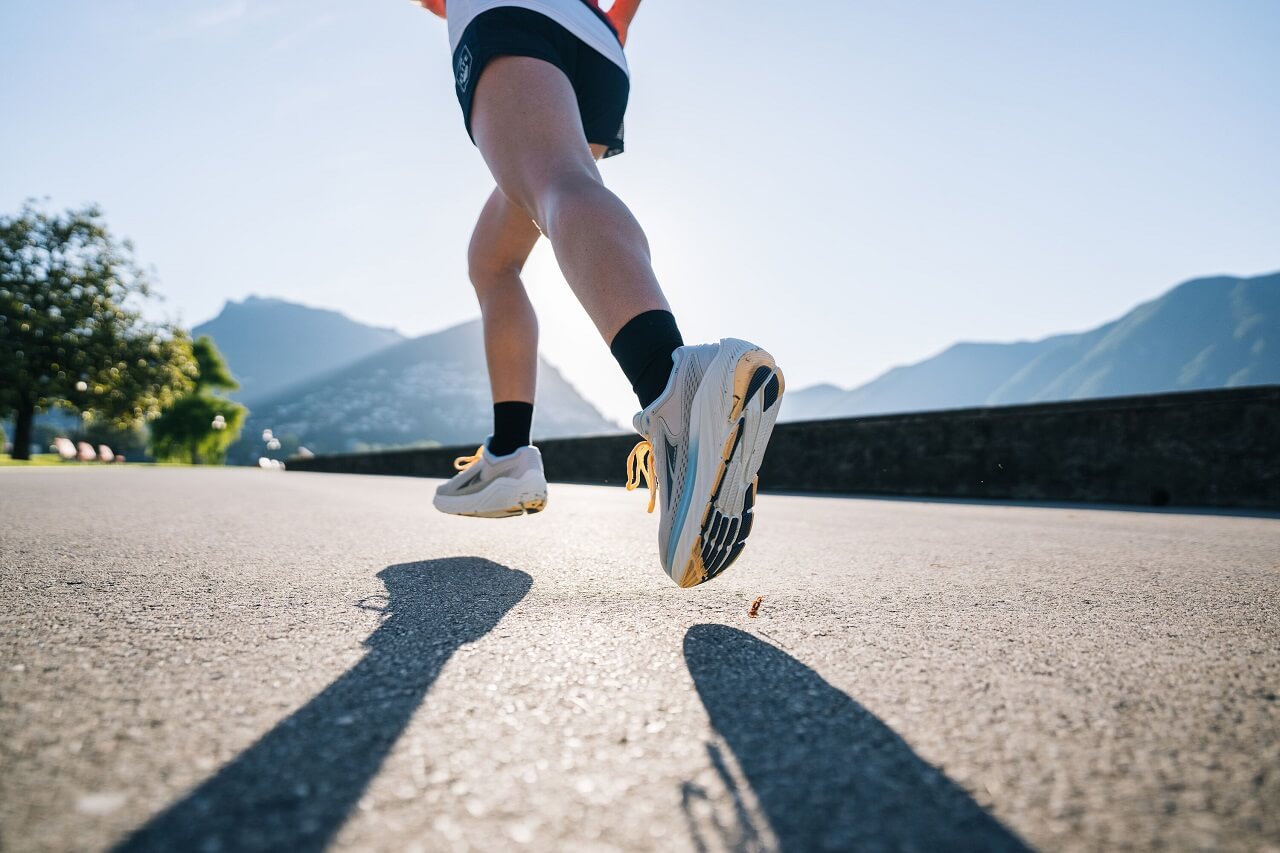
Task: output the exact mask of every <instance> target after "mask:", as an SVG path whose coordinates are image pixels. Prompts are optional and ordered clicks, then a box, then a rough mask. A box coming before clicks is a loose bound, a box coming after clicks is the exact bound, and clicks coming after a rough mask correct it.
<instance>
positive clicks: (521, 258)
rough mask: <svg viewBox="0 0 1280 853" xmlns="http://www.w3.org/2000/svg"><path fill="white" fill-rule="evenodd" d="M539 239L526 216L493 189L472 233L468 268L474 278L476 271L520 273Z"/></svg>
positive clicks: (540, 233)
mask: <svg viewBox="0 0 1280 853" xmlns="http://www.w3.org/2000/svg"><path fill="white" fill-rule="evenodd" d="M540 236H542V232H541V231H539V230H538V226H537V225H536V224H535V223H534V221H533V220H532V219H530V218H529V214H528V213H526V212H525V211H524V209H523V208H521V207H519V206H518V205H516V204H515V203H513V202H512V201H511V200H510V199H508V198H507V197H506V195H504V194H503V192H502V190H501V189H494V191H493V192H492V193H490V195H489V200H488V201H486V202H485V203H484V207H483V208H481V210H480V218H479V219H477V220H476V227H475V230H474V231H473V232H472V234H471V245H470V247H469V248H468V250H467V266H468V268H469V269H470V271H471V272H472V274H473V277H474V274H475V273H477V272H480V273H483V272H492V271H497V272H507V271H509V270H515V271H519V270H520V269H521V268H523V267H524V262H525V261H526V260H528V259H529V253H530V252H532V251H533V247H534V244H536V243H537V242H538V238H539V237H540Z"/></svg>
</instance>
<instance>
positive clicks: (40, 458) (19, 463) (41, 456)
mask: <svg viewBox="0 0 1280 853" xmlns="http://www.w3.org/2000/svg"><path fill="white" fill-rule="evenodd" d="M64 464H65V465H72V464H75V463H72V462H65V463H64V462H63V461H62V457H60V456H58V454H56V453H35V454H32V456H31V458H30V459H29V460H28V459H14V458H13V457H11V456H9V455H8V454H7V453H0V467H3V468H9V467H12V468H25V467H28V466H32V465H64Z"/></svg>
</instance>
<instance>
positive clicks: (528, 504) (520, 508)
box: [449, 498, 547, 518]
mask: <svg viewBox="0 0 1280 853" xmlns="http://www.w3.org/2000/svg"><path fill="white" fill-rule="evenodd" d="M546 508H547V501H546V498H541V499H539V498H534V499H533V500H528V501H522V502H520V503H518V504H516V505H515V506H511V507H507V508H505V509H493V510H486V511H484V512H454V513H449V514H450V515H461V516H465V517H467V518H512V517H514V516H517V515H534V514H536V513H539V512H542V511H543V510H544V509H546Z"/></svg>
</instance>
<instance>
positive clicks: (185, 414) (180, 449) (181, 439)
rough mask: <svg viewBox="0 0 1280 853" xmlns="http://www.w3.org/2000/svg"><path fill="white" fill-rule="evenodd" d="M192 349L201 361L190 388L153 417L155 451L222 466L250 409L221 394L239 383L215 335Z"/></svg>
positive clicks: (167, 458) (176, 459)
mask: <svg viewBox="0 0 1280 853" xmlns="http://www.w3.org/2000/svg"><path fill="white" fill-rule="evenodd" d="M191 350H192V355H193V357H194V359H195V361H196V364H197V372H196V376H195V377H194V379H193V382H192V390H191V393H189V394H187V395H186V396H184V397H180V398H179V399H177V400H176V401H174V402H173V403H172V404H171V405H169V406H167V407H166V408H165V410H164V411H163V412H161V413H160V417H158V418H157V419H156V420H155V421H154V422H152V424H151V453H152V455H153V456H155V458H156V459H159V460H165V461H172V462H190V463H191V464H193V465H200V464H218V465H221V464H223V463H224V462H226V459H227V448H228V447H230V446H231V445H232V443H234V442H235V440H236V439H237V438H239V437H240V429H241V428H242V427H243V426H244V419H245V416H246V415H248V413H249V410H248V409H246V408H245V407H244V406H242V405H240V404H239V403H236V402H234V401H232V400H228V399H227V398H225V397H222V396H219V394H220V392H222V391H234V390H235V389H236V388H238V387H239V385H238V384H237V383H236V381H235V379H234V378H233V377H232V376H231V372H230V371H229V370H228V369H227V363H226V362H225V361H224V360H223V358H222V354H221V353H219V352H218V348H217V347H216V346H214V343H213V339H212V338H209V337H207V336H205V337H201V338H200V339H198V340H197V341H196V342H195V343H194V344H192V347H191Z"/></svg>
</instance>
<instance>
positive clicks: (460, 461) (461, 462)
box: [453, 444, 484, 471]
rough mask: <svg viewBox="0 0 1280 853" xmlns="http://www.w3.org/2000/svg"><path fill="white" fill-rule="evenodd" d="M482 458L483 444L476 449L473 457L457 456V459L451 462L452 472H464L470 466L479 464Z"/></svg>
mask: <svg viewBox="0 0 1280 853" xmlns="http://www.w3.org/2000/svg"><path fill="white" fill-rule="evenodd" d="M482 456H484V445H483V444H482V445H480V446H479V447H477V448H476V454H475V456H459V457H458V458H457V459H455V460H453V467H454V470H457V471H465V470H467V469H468V468H470V467H471V466H472V465H474V464H476V463H477V462H479V461H480V458H481V457H482Z"/></svg>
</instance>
